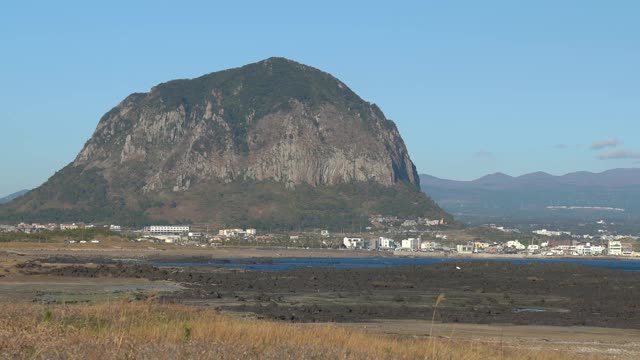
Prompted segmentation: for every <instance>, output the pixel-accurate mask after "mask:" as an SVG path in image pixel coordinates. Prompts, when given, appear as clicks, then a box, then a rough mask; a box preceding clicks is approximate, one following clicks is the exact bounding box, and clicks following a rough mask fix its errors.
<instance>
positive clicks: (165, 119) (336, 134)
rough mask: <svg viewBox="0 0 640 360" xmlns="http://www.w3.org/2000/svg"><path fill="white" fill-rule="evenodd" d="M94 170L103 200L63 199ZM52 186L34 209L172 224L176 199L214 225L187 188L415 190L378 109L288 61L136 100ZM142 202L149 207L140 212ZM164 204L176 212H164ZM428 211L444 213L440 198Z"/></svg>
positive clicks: (164, 87) (180, 84)
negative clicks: (130, 215)
mask: <svg viewBox="0 0 640 360" xmlns="http://www.w3.org/2000/svg"><path fill="white" fill-rule="evenodd" d="M87 174H89V175H90V177H91V179H92V180H90V182H93V183H96V182H97V183H99V184H100V185H99V186H98V188H97V189H96V188H91V187H90V188H89V189H87V191H85V192H91V193H92V194H87V195H88V196H93V197H95V192H98V193H100V194H101V195H100V199H98V200H99V201H101V202H102V203H100V204H96V203H95V199H94V200H91V201H85V199H84V198H83V196H82V195H80V196H75V197H74V196H71V197H72V198H73V199H69V196H62V197H61V196H56V192H58V193H59V192H61V190H64V191H62V193H67V195H68V193H70V192H73V191H72V190H70V189H60V186H62V187H65V186H64V184H63V183H64V182H65V181H64V180H63V179H64V178H65V177H66V178H69V177H72V178H75V179H76V180H78V182H79V183H80V184H76V185H79V188H81V189H82V188H83V187H86V185H87V184H85V183H86V182H87V181H89V180H87V179H85V180H87V181H84V180H83V179H84V178H86V177H87ZM56 176H58V177H59V178H60V179H56ZM56 180H57V182H58V183H61V185H60V186H53V185H51V184H45V185H44V186H43V189H44V190H47V191H44V192H43V191H40V194H39V195H38V194H33V195H32V196H31V199H30V200H31V201H29V200H27V202H30V206H31V208H32V209H33V208H42V207H43V206H44V207H45V208H60V207H63V208H67V209H69V208H71V209H73V208H83V209H89V208H95V207H96V205H99V206H102V207H103V208H104V207H107V208H110V209H112V212H116V211H117V209H118V208H123V209H128V210H135V211H141V212H143V213H145V214H147V215H149V214H151V215H153V216H154V217H157V218H167V219H169V220H171V219H175V218H176V216H178V215H176V214H177V213H180V210H181V209H180V208H181V207H180V206H178V204H176V201H175V200H176V199H180V200H182V202H183V204H184V203H189V204H190V205H189V206H186V205H185V206H183V207H182V213H184V214H187V215H189V216H196V217H198V218H199V219H201V220H203V221H207V220H215V219H210V218H207V217H206V216H199V215H196V214H198V211H197V210H198V209H197V208H198V207H199V206H200V205H194V204H193V201H191V202H190V201H189V200H188V199H189V193H190V191H191V190H192V189H201V191H205V190H204V189H207V190H206V192H207V193H209V194H210V193H211V192H219V193H220V192H221V193H224V192H225V190H223V188H224V189H226V188H228V186H227V187H225V184H239V183H242V184H264V183H269V184H280V185H282V186H284V187H285V188H286V189H288V190H289V191H297V189H300V188H301V187H302V188H304V189H306V190H305V191H307V192H309V193H317V191H314V190H313V189H318V188H323V189H324V188H333V187H338V188H339V187H340V186H342V185H353V184H366V186H368V187H375V188H380V187H382V188H395V187H402V188H403V190H404V191H409V192H412V191H414V190H415V192H416V193H418V191H419V188H420V187H419V177H418V175H417V172H416V169H415V166H414V165H413V163H412V162H411V159H410V157H409V154H408V153H407V150H406V147H405V145H404V142H403V141H402V138H401V137H400V134H399V132H398V130H397V128H396V126H395V124H394V123H393V122H392V121H390V120H388V119H386V118H385V116H384V114H383V113H382V111H381V110H380V109H379V108H378V107H377V106H376V105H375V104H370V103H368V102H365V101H364V100H362V99H361V98H359V97H358V96H357V95H356V94H355V93H354V92H353V91H351V90H350V89H349V88H348V87H347V86H346V85H345V84H343V83H342V82H341V81H339V80H338V79H336V78H334V77H333V76H331V75H329V74H327V73H324V72H322V71H320V70H317V69H314V68H312V67H309V66H305V65H302V64H299V63H296V62H294V61H290V60H287V59H283V58H270V59H267V60H264V61H261V62H258V63H254V64H250V65H246V66H244V67H241V68H236V69H231V70H226V71H221V72H216V73H212V74H208V75H204V76H202V77H199V78H196V79H190V80H175V81H170V82H167V83H162V84H160V85H158V86H156V87H154V88H152V89H151V91H149V92H148V93H142V94H140V93H137V94H132V95H130V96H129V97H127V98H126V99H125V100H124V101H123V102H122V103H120V104H119V105H117V106H116V107H115V108H113V109H112V110H111V111H109V112H108V113H107V114H105V115H104V116H103V117H102V119H101V120H100V122H99V124H98V126H97V128H96V131H95V133H94V134H93V136H92V137H91V139H90V140H89V141H88V142H87V143H86V144H85V146H84V148H83V149H82V151H81V152H80V153H79V154H78V156H77V157H76V159H75V160H74V161H73V163H72V164H70V165H69V166H67V167H66V168H65V169H63V170H62V171H60V172H59V173H57V174H56V175H55V176H54V177H53V178H52V179H50V181H49V183H52V182H53V183H57V182H56ZM92 186H94V187H95V184H93V185H92ZM247 186H248V185H247ZM352 190H353V189H352ZM81 192H82V191H81ZM196 192H197V191H196ZM418 198H419V196H418ZM141 199H143V200H144V201H146V200H149V199H151V200H149V201H150V202H151V203H150V204H149V203H145V204H142V205H141V201H142V202H144V201H143V200H141ZM34 200H35V202H36V203H37V204H36V205H35V206H34ZM52 200H55V201H53V202H52ZM69 200H72V201H69ZM361 200H363V201H365V202H366V199H361ZM167 201H170V202H171V203H172V204H173V205H174V206H173V207H168V208H171V209H174V210H171V211H169V210H167V208H165V206H164V205H166V202H167ZM194 201H195V200H194ZM212 201H215V200H212ZM420 201H427V202H429V199H426V198H425V199H421V200H420ZM356 202H357V203H359V204H360V203H361V202H362V201H356ZM114 204H115V205H114ZM23 205H24V204H23ZM14 206H15V205H14ZM194 207H195V208H194ZM154 208H155V210H154ZM205 208H206V206H205ZM421 208H423V209H422V210H425V209H427V208H429V209H431V210H435V211H436V212H440V210H439V208H437V206H435V204H433V203H429V204H428V205H425V206H422V207H421ZM19 209H23V210H24V209H25V207H24V206H21V207H19V208H18V209H15V211H18V210H19ZM185 210H189V211H185ZM201 210H203V209H201ZM370 210H371V211H373V210H374V209H370ZM422 210H421V211H422ZM247 211H249V210H248V209H247ZM359 211H360V212H362V211H365V210H362V209H361V210H359ZM249 212H250V211H249ZM170 213H176V214H173V215H171V214H170ZM259 213H260V211H259ZM417 215H420V214H417ZM98 218H100V216H98ZM251 218H260V214H258V215H255V216H249V219H251Z"/></svg>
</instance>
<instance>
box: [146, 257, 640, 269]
mask: <svg viewBox="0 0 640 360" xmlns="http://www.w3.org/2000/svg"><path fill="white" fill-rule="evenodd" d="M454 261H500V262H510V263H513V264H531V263H540V264H576V265H586V266H594V267H601V268H606V269H614V270H625V271H640V261H638V260H611V259H592V258H586V259H582V258H575V259H566V258H565V259H546V258H543V259H520V258H495V259H488V258H433V257H428V258H426V257H421V258H408V257H364V258H362V257H360V258H352V257H343V258H273V259H271V258H270V259H212V260H210V261H208V262H189V263H176V262H172V263H154V264H153V265H155V266H180V267H184V266H215V267H227V268H239V269H246V270H254V271H286V270H291V269H296V268H304V267H306V268H336V269H362V268H383V267H387V266H402V265H434V264H441V263H445V262H454ZM461 266H464V265H461Z"/></svg>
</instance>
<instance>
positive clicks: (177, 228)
mask: <svg viewBox="0 0 640 360" xmlns="http://www.w3.org/2000/svg"><path fill="white" fill-rule="evenodd" d="M189 230H190V227H189V225H152V226H145V227H144V229H142V231H143V232H145V233H147V234H158V235H160V234H164V235H168V234H186V233H189Z"/></svg>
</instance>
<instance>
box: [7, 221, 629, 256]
mask: <svg viewBox="0 0 640 360" xmlns="http://www.w3.org/2000/svg"><path fill="white" fill-rule="evenodd" d="M370 224H371V226H366V227H365V228H364V229H362V231H360V232H353V233H347V232H344V231H342V232H336V233H332V232H330V231H329V230H326V229H317V230H313V231H297V232H291V231H289V232H268V233H263V232H260V231H259V230H257V229H255V228H246V229H242V228H224V229H217V228H213V227H212V226H209V225H207V224H182V225H150V226H145V227H143V228H141V229H135V228H125V227H122V226H120V225H115V224H109V225H94V224H85V223H82V222H76V223H60V224H57V223H47V224H39V223H30V224H28V223H24V222H22V223H19V224H16V225H0V233H6V234H9V233H13V234H14V235H18V234H29V235H30V236H37V238H38V239H42V240H45V241H46V240H47V238H48V234H58V235H61V234H68V236H67V238H65V239H64V242H65V243H67V244H87V243H91V244H98V243H100V241H99V240H98V239H95V238H89V236H87V237H86V238H85V233H87V234H88V233H89V231H90V230H100V231H103V232H107V233H112V234H117V235H118V236H120V237H123V238H126V239H129V240H130V241H134V242H149V243H155V244H172V245H176V246H193V247H219V246H272V247H278V246H281V247H292V248H325V249H336V250H368V251H386V252H392V253H393V254H394V255H398V256H438V255H444V256H448V255H455V254H459V255H461V256H463V255H464V256H474V255H481V256H485V257H488V256H502V255H506V256H541V257H542V256H546V257H552V256H558V257H560V256H561V257H570V256H607V257H627V258H628V257H640V251H639V250H640V249H638V244H639V242H638V240H639V239H640V238H639V237H638V236H633V235H619V234H612V233H610V232H609V231H608V230H605V229H606V225H607V223H606V222H605V221H603V220H600V221H598V222H597V223H596V225H599V226H601V227H603V228H605V229H597V233H595V234H594V235H592V234H580V235H578V234H573V233H572V232H570V231H561V230H547V229H536V230H533V231H530V234H525V233H523V232H522V231H521V230H519V229H509V228H505V227H504V226H498V225H496V224H487V225H483V226H480V227H476V228H469V229H466V230H452V229H448V228H447V227H446V224H445V223H444V221H443V220H429V219H409V220H407V219H398V218H397V217H391V216H379V215H377V216H373V217H371V219H370ZM503 235H504V236H503Z"/></svg>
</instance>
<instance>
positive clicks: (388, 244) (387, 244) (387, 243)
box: [379, 237, 396, 249]
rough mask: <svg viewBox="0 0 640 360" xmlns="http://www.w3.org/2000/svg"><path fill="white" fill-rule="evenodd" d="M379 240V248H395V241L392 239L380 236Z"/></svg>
mask: <svg viewBox="0 0 640 360" xmlns="http://www.w3.org/2000/svg"><path fill="white" fill-rule="evenodd" d="M379 242H380V248H381V249H395V248H396V241H395V240H393V239H389V238H386V237H380V239H379Z"/></svg>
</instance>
